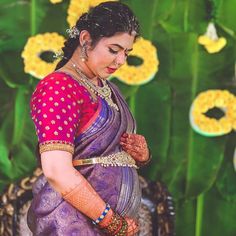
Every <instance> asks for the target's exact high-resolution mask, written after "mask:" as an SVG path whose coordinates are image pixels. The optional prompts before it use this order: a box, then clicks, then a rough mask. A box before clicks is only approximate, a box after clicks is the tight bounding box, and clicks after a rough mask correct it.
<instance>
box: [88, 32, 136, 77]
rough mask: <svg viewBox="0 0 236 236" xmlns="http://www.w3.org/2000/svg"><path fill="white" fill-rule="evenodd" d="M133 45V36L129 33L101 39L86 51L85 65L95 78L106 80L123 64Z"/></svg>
mask: <svg viewBox="0 0 236 236" xmlns="http://www.w3.org/2000/svg"><path fill="white" fill-rule="evenodd" d="M133 43H134V36H133V35H130V34H129V33H117V34H115V35H114V36H112V37H103V38H102V39H101V40H99V42H98V43H97V44H96V46H95V47H94V48H93V49H91V50H88V51H87V55H88V60H87V61H86V64H87V66H88V67H89V69H90V70H91V71H92V73H93V74H94V75H95V76H99V77H101V78H107V77H109V76H110V75H111V74H112V73H114V72H115V71H116V70H117V69H119V67H121V66H122V65H123V64H124V63H125V61H126V59H127V56H128V54H129V52H130V51H132V47H133Z"/></svg>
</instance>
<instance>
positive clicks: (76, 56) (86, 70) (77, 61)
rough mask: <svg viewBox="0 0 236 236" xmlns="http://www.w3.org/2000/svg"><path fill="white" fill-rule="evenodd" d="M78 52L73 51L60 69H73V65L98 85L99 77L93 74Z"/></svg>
mask: <svg viewBox="0 0 236 236" xmlns="http://www.w3.org/2000/svg"><path fill="white" fill-rule="evenodd" d="M79 55H80V53H77V52H75V53H74V54H73V56H72V57H71V59H70V60H69V61H68V62H67V63H66V64H65V65H64V66H63V67H62V68H61V69H60V70H62V71H63V70H70V71H72V70H73V71H75V69H74V66H75V67H77V68H78V69H79V70H81V71H82V72H83V74H84V75H85V76H86V77H87V78H88V79H90V80H91V82H92V83H94V84H95V85H99V78H98V77H97V76H96V75H94V73H93V71H92V70H91V69H90V68H89V67H88V66H87V64H86V62H83V61H82V60H81V58H80V56H79Z"/></svg>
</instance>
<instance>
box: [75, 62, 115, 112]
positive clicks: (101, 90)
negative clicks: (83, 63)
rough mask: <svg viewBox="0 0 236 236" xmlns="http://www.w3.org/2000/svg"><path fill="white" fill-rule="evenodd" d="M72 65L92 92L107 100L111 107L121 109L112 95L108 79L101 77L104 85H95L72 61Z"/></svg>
mask: <svg viewBox="0 0 236 236" xmlns="http://www.w3.org/2000/svg"><path fill="white" fill-rule="evenodd" d="M72 66H73V67H74V69H75V71H76V72H77V73H78V75H79V76H80V81H82V83H83V84H84V85H85V86H86V87H88V88H89V89H90V90H91V92H92V93H94V94H96V95H97V96H99V97H101V98H103V99H105V100H106V102H107V104H108V105H109V106H110V107H113V108H115V109H116V110H117V111H119V108H118V106H117V105H116V104H115V103H114V102H113V101H112V98H111V95H112V92H111V89H110V87H109V86H108V84H107V82H106V80H103V79H101V81H102V87H100V86H97V85H95V84H94V83H92V82H91V81H90V79H89V78H88V77H87V76H86V75H85V74H84V73H83V72H82V71H81V70H80V69H79V68H78V67H77V66H76V65H75V64H74V63H72Z"/></svg>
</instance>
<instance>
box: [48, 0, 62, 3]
mask: <svg viewBox="0 0 236 236" xmlns="http://www.w3.org/2000/svg"><path fill="white" fill-rule="evenodd" d="M62 1H63V0H50V2H51V3H52V4H56V3H59V2H62Z"/></svg>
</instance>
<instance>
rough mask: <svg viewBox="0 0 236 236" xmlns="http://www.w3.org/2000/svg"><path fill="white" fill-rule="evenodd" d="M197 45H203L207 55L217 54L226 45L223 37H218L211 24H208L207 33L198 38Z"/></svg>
mask: <svg viewBox="0 0 236 236" xmlns="http://www.w3.org/2000/svg"><path fill="white" fill-rule="evenodd" d="M198 43H199V44H201V45H203V46H204V47H205V48H206V50H207V51H208V52H209V53H216V52H219V51H220V50H221V49H222V48H223V47H224V46H225V45H226V43H227V41H226V39H225V38H223V37H220V38H219V37H218V35H217V33H216V28H215V25H214V24H213V23H209V24H208V27H207V32H206V33H205V34H204V35H201V36H199V37H198Z"/></svg>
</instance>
